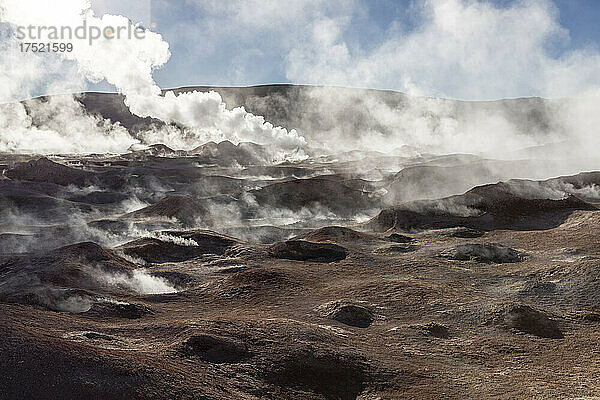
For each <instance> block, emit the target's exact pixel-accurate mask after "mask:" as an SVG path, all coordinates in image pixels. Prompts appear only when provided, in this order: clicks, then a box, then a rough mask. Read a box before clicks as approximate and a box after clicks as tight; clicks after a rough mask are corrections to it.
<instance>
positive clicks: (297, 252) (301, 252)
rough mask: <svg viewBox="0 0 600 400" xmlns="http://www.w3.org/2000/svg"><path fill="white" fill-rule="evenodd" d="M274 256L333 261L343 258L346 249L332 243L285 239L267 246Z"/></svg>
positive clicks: (299, 259)
mask: <svg viewBox="0 0 600 400" xmlns="http://www.w3.org/2000/svg"><path fill="white" fill-rule="evenodd" d="M269 254H270V255H271V256H272V257H274V258H283V259H288V260H297V261H315V262H335V261H340V260H343V259H345V258H346V257H347V256H348V251H347V250H346V249H345V248H343V247H342V246H338V245H336V244H333V243H314V242H307V241H305V240H287V241H285V242H279V243H275V244H273V245H271V246H270V247H269Z"/></svg>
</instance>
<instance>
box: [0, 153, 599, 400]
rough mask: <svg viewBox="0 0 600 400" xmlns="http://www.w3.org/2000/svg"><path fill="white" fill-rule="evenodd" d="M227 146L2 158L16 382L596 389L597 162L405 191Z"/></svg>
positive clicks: (443, 391) (84, 392) (7, 367)
mask: <svg viewBox="0 0 600 400" xmlns="http://www.w3.org/2000/svg"><path fill="white" fill-rule="evenodd" d="M221 148H222V149H223V148H224V149H225V150H223V151H229V152H230V153H228V156H229V157H230V158H232V159H235V158H236V157H239V158H241V157H242V155H239V154H238V153H237V152H238V151H239V147H236V146H233V147H232V146H223V145H222V146H221ZM163 151H168V150H165V149H163ZM211 157H213V158H211ZM244 157H248V156H247V154H246V155H244ZM428 157H429V161H432V160H433V161H435V159H436V158H435V156H428ZM224 158H226V157H221V155H220V154H219V153H218V152H217V153H216V155H214V156H206V155H200V156H198V155H187V154H163V156H156V155H153V154H147V153H146V152H144V153H132V154H129V155H124V156H119V157H110V158H107V157H102V156H89V157H78V158H69V157H53V158H52V159H49V158H40V157H32V156H14V155H6V156H4V158H3V159H2V160H1V161H2V164H4V165H5V166H6V168H5V171H4V173H3V179H2V180H0V187H1V188H2V190H1V191H0V202H1V203H2V213H1V215H2V220H1V221H2V222H1V223H2V225H1V226H2V232H3V233H2V234H1V235H0V245H1V252H2V254H1V255H0V310H1V311H0V313H1V315H2V318H0V337H1V339H0V354H2V357H0V387H2V396H1V397H2V398H6V399H21V398H63V399H83V398H86V399H94V398H96V399H125V398H127V399H167V398H169V399H173V398H181V399H202V398H205V399H234V398H235V399H237V398H240V399H255V398H273V399H388V398H390V399H391V398H415V399H423V398H466V397H468V398H540V399H542V398H591V396H594V395H595V394H597V392H598V390H599V389H600V388H599V387H598V381H597V377H598V374H599V373H600V355H599V354H598V346H597V343H598V340H599V338H600V333H599V332H600V331H599V327H600V325H599V324H600V287H599V286H598V285H599V282H600V273H599V271H598V262H599V260H600V246H599V244H600V243H599V239H598V235H597V232H598V229H600V213H598V211H597V207H596V203H597V201H598V197H597V187H598V186H597V185H599V184H600V174H598V173H585V174H579V175H576V176H572V177H564V178H557V179H552V180H548V181H543V182H541V181H540V182H535V181H522V180H521V181H520V180H512V181H507V182H505V183H499V184H489V185H484V186H479V187H476V188H473V189H471V190H469V191H467V192H466V193H465V194H460V195H456V196H453V197H449V198H445V199H440V200H418V201H412V202H406V203H401V204H394V203H390V202H389V201H388V200H387V198H386V195H387V194H389V193H391V192H392V191H393V190H395V189H394V187H395V185H396V183H395V182H396V181H395V180H394V175H396V174H397V171H396V172H393V173H390V174H389V175H388V176H384V177H382V179H380V180H376V181H375V180H368V179H366V178H365V177H364V176H362V175H361V174H360V173H356V172H355V171H360V170H361V169H357V168H356V165H357V164H358V163H359V162H360V161H357V162H356V163H352V162H338V163H327V164H325V163H323V164H320V163H318V162H312V163H308V162H306V163H297V164H293V165H291V164H282V165H274V166H261V164H260V162H258V161H256V160H252V159H250V160H249V159H245V160H244V163H245V164H247V165H248V166H247V167H245V168H244V169H242V170H239V168H237V169H233V168H230V167H229V166H228V165H226V163H222V164H223V165H218V161H219V160H223V159H224ZM446 160H447V157H446ZM396 161H397V163H399V164H403V163H405V164H406V165H414V163H415V162H417V161H418V162H421V161H422V160H415V159H402V158H401V157H398V158H397V160H396ZM455 162H456V163H457V165H463V168H467V167H466V166H464V164H462V163H465V162H467V163H468V162H473V161H472V160H471V161H465V160H463V159H459V158H458V157H457V159H456V161H455ZM475 162H480V161H479V160H476V161H475ZM238 163H239V162H238ZM403 176H405V175H403ZM381 189H385V191H382V190H381ZM158 232H161V233H158Z"/></svg>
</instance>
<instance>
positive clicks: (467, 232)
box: [448, 227, 485, 239]
mask: <svg viewBox="0 0 600 400" xmlns="http://www.w3.org/2000/svg"><path fill="white" fill-rule="evenodd" d="M484 234H485V232H483V231H480V230H477V229H470V228H464V227H458V228H456V229H453V230H452V231H451V232H450V234H449V235H448V236H450V237H456V238H466V239H471V238H478V237H482V236H483V235H484Z"/></svg>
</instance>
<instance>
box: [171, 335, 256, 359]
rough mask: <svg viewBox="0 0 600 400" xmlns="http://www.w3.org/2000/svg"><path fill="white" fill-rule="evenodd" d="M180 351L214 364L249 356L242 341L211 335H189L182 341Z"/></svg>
mask: <svg viewBox="0 0 600 400" xmlns="http://www.w3.org/2000/svg"><path fill="white" fill-rule="evenodd" d="M182 352H183V353H184V354H185V355H187V356H197V357H199V358H201V359H202V360H204V361H208V362H210V363H216V364H221V363H236V362H240V361H242V360H244V359H246V358H248V357H250V356H251V354H250V353H249V352H248V349H247V347H246V346H245V345H244V344H243V343H240V342H237V341H234V340H230V339H226V338H223V337H219V336H211V335H194V336H192V337H190V338H189V339H187V340H186V341H185V342H184V343H183V345H182Z"/></svg>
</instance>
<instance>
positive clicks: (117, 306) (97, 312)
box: [86, 300, 152, 319]
mask: <svg viewBox="0 0 600 400" xmlns="http://www.w3.org/2000/svg"><path fill="white" fill-rule="evenodd" d="M150 314H152V310H151V309H150V308H148V307H147V306H145V305H142V304H133V303H126V302H119V301H105V300H104V301H102V300H101V301H98V302H96V303H94V304H93V305H92V306H91V308H90V309H89V311H87V312H86V315H89V316H92V317H99V318H126V319H139V318H142V317H144V316H146V315H150Z"/></svg>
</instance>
